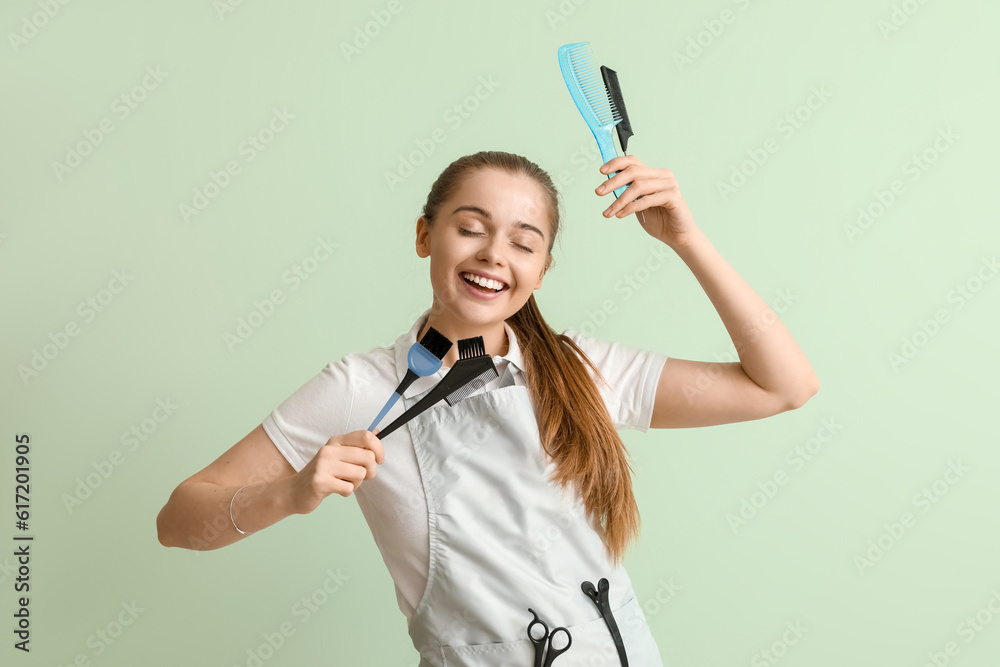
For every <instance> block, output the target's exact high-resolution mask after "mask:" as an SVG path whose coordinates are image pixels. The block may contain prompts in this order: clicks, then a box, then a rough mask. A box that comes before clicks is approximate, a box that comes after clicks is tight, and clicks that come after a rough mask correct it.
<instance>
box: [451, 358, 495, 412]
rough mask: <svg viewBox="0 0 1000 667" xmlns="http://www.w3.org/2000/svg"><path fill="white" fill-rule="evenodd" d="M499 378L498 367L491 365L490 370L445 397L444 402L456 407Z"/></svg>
mask: <svg viewBox="0 0 1000 667" xmlns="http://www.w3.org/2000/svg"><path fill="white" fill-rule="evenodd" d="M498 377H500V374H499V373H497V369H496V366H494V365H493V364H490V367H489V368H487V369H486V370H485V371H483V372H482V373H480V374H479V375H477V376H476V377H474V378H472V379H471V380H469V381H468V382H466V383H465V384H464V385H462V386H461V387H459V388H458V389H456V390H455V391H453V392H451V393H450V394H448V395H447V396H445V398H444V400H445V401H447V402H448V405H450V406H452V407H454V405H455V404H456V403H458V402H459V401H464V400H465V399H467V398H468V397H469V396H470V395H472V394H473V393H475V392H477V391H479V390H480V389H482V388H483V387H485V386H486V385H487V384H488V383H490V382H492V381H493V380H496V379H497V378H498Z"/></svg>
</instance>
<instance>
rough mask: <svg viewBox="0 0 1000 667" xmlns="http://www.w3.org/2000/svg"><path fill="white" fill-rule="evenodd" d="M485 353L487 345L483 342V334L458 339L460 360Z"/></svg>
mask: <svg viewBox="0 0 1000 667" xmlns="http://www.w3.org/2000/svg"><path fill="white" fill-rule="evenodd" d="M485 355H486V345H485V344H484V343H483V337H482V336H476V337H475V338H463V339H462V340H460V341H458V358H459V359H460V360H461V359H471V358H473V357H482V356H485Z"/></svg>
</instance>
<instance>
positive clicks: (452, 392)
mask: <svg viewBox="0 0 1000 667" xmlns="http://www.w3.org/2000/svg"><path fill="white" fill-rule="evenodd" d="M458 356H459V360H458V361H456V362H455V365H454V366H452V367H451V368H450V369H448V372H447V373H445V376H444V377H443V378H441V381H440V382H438V383H437V384H436V385H434V388H433V389H431V390H430V391H429V392H427V394H426V395H425V396H424V397H423V398H421V399H420V400H419V401H417V403H416V404H415V405H414V406H413V407H411V408H410V409H409V410H407V411H406V412H404V413H403V414H401V415H400V416H399V417H397V418H396V419H395V420H393V422H392V423H391V424H389V425H388V426H386V427H385V430H384V431H379V432H378V433H376V434H375V435H376V436H378V439H379V440H381V439H383V438H384V437H385V436H387V435H389V434H390V433H392V432H393V431H395V430H396V429H398V428H399V427H400V426H402V425H403V424H405V423H406V422H408V421H409V420H411V419H413V418H414V417H416V416H417V415H419V414H420V413H421V412H423V411H424V410H426V409H427V408H429V407H431V406H432V405H434V404H435V403H437V402H438V401H440V400H441V399H442V398H443V399H444V400H445V401H447V403H448V405H455V404H456V403H458V402H459V401H462V400H464V399H466V398H468V397H469V395H470V394H472V393H473V392H475V391H478V390H480V389H482V388H483V387H485V386H486V384H487V383H488V382H491V381H493V380H495V379H497V378H498V377H500V374H499V373H497V368H496V366H495V365H494V364H493V357H491V356H490V355H488V354H486V346H485V345H484V344H483V337H482V336H476V337H475V338H463V339H461V340H460V341H458Z"/></svg>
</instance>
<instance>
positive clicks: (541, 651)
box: [528, 607, 573, 667]
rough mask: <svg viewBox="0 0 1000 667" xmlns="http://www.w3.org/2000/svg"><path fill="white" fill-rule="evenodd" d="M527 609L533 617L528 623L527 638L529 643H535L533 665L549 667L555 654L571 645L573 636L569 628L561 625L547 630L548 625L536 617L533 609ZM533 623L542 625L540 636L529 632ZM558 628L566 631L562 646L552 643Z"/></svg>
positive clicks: (563, 651)
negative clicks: (558, 646) (546, 652)
mask: <svg viewBox="0 0 1000 667" xmlns="http://www.w3.org/2000/svg"><path fill="white" fill-rule="evenodd" d="M528 611H530V612H531V615H532V616H534V618H533V619H531V622H530V623H528V639H530V640H531V643H532V644H534V645H535V667H549V665H551V664H552V661H553V660H555V659H556V656H559V655H562V654H563V653H565V652H566V651H567V649H569V647H570V646H572V644H573V637H572V635H570V634H569V630H567V629H566V628H563V627H558V628H555V629H554V630H552V632H549V626H547V625H546V624H545V621H543V620H542V619H540V618H538V614H536V613H535V610H534V609H532V608H531V607H528ZM535 625H540V626H542V631H543V632H544V634H543V635H542V636H541V637H535V636H534V635H533V634H531V628H533V627H534V626H535ZM560 630H562V631H563V632H564V633H566V645H565V646H563V647H562V648H556V647H555V646H553V645H552V638H553V637H555V636H556V633H557V632H559V631H560ZM546 645H548V647H549V650H548V655H545V647H546ZM543 655H545V662H544V663H543V662H542V656H543Z"/></svg>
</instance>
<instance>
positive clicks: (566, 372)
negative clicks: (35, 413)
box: [423, 151, 639, 565]
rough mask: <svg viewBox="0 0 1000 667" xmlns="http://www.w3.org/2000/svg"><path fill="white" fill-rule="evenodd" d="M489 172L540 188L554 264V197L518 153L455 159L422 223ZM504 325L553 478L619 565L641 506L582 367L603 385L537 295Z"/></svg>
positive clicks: (545, 179) (545, 178)
mask: <svg viewBox="0 0 1000 667" xmlns="http://www.w3.org/2000/svg"><path fill="white" fill-rule="evenodd" d="M487 168H492V169H499V170H501V171H505V172H507V173H509V174H514V175H524V176H527V177H529V178H532V179H534V180H535V181H536V182H537V183H538V184H539V186H541V188H542V190H543V192H544V198H543V200H544V203H545V206H544V207H545V208H546V210H547V213H548V215H549V219H550V221H551V223H552V238H551V239H550V241H549V247H548V249H547V253H546V254H547V256H548V259H549V261H551V253H552V246H553V244H554V243H555V238H556V234H557V233H558V231H559V193H558V191H557V190H556V188H555V185H554V184H553V183H552V179H551V178H550V177H549V175H548V173H546V172H545V170H543V169H542V168H541V167H539V166H538V165H537V164H535V163H534V162H532V161H530V160H528V159H527V158H524V157H521V156H520V155H514V154H511V153H505V152H502V151H481V152H479V153H475V154H473V155H466V156H464V157H460V158H459V159H457V160H455V161H454V162H452V163H451V164H450V165H448V166H447V167H446V168H445V170H444V171H443V172H441V174H440V175H439V176H438V178H437V180H436V181H434V185H432V186H431V190H430V192H429V193H428V195H427V202H426V203H425V204H424V208H423V216H424V218H425V219H426V220H427V222H428V223H433V222H434V218H435V216H436V215H437V213H438V210H439V208H440V207H441V205H442V204H443V203H444V202H445V201H447V200H448V198H449V197H451V196H452V195H453V194H454V193H455V191H456V190H458V188H459V187H460V186H461V183H462V181H463V179H464V178H466V177H468V176H470V175H471V174H472V173H473V172H474V171H475V170H478V169H487ZM547 266H548V264H547ZM507 324H509V325H510V327H511V329H513V331H514V334H515V335H516V336H517V342H518V345H519V346H520V348H521V354H522V356H523V358H524V363H525V371H526V373H525V375H526V376H527V383H528V391H529V392H530V394H531V397H532V399H533V400H534V403H535V406H536V408H537V412H538V421H539V424H538V432H539V435H540V436H541V441H542V446H543V447H544V448H545V451H546V452H547V453H548V454H549V456H551V457H552V460H553V461H555V463H556V471H555V475H554V476H553V479H554V481H556V482H557V483H559V484H560V485H561V486H562V487H564V488H565V487H566V486H567V485H572V486H573V487H575V489H576V491H577V492H578V493H579V494H580V496H581V497H582V499H583V504H584V506H585V507H586V510H587V516H588V517H589V518H590V520H591V521H592V522H594V523H595V524H596V525H599V526H600V528H601V529H602V531H601V532H602V533H603V534H602V535H601V539H602V540H603V542H604V546H605V548H606V549H607V552H608V554H609V555H610V556H611V558H612V559H613V561H614V563H615V564H616V565H618V564H620V563H621V561H622V560H623V558H624V556H625V551H626V549H627V548H628V545H629V543H630V542H631V541H632V540H633V539H635V537H637V536H638V534H639V508H638V506H637V505H636V502H635V496H634V495H633V493H632V477H631V472H632V468H631V466H630V465H629V461H628V452H627V450H626V449H625V444H624V443H623V442H622V440H621V437H620V436H619V435H618V432H617V431H616V430H615V427H614V424H613V423H612V422H611V415H610V414H608V409H607V406H606V405H605V403H604V399H603V398H602V397H601V395H600V393H599V391H598V389H597V385H596V384H595V382H594V379H593V378H592V377H591V376H590V375H588V373H587V369H586V368H585V367H584V362H586V363H587V365H589V366H590V368H591V369H593V371H594V373H595V374H596V375H597V376H598V377H600V378H601V381H602V382H604V383H605V384H607V381H606V380H605V379H604V377H603V376H602V375H601V373H600V371H599V370H598V369H597V367H596V366H595V365H594V364H593V362H592V361H591V360H590V359H589V358H588V357H587V355H586V354H585V353H584V352H583V350H581V349H580V347H579V346H578V345H577V344H576V343H574V342H573V340H572V339H570V338H569V337H568V336H565V335H563V334H559V333H556V332H555V330H553V329H552V327H550V326H549V325H548V324H547V323H546V322H545V319H544V318H542V314H541V312H540V311H539V310H538V304H537V303H536V302H535V296H534V294H532V295H531V296H530V297H529V298H528V301H527V302H526V303H525V304H524V306H523V307H522V308H521V309H520V310H519V311H517V312H516V313H514V315H512V316H511V317H510V318H509V319H508V320H507ZM574 353H575V354H574Z"/></svg>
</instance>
